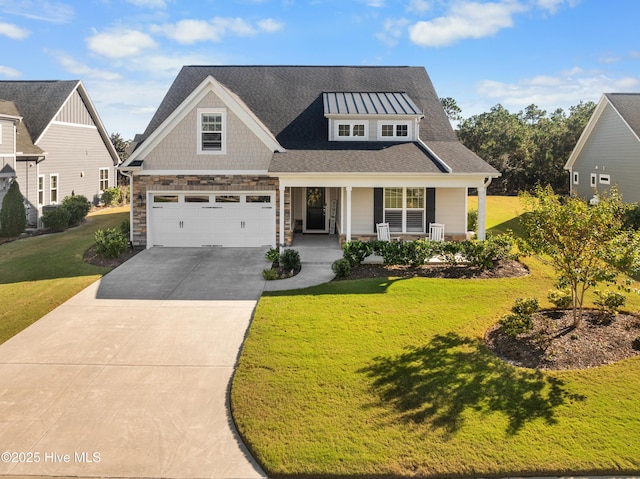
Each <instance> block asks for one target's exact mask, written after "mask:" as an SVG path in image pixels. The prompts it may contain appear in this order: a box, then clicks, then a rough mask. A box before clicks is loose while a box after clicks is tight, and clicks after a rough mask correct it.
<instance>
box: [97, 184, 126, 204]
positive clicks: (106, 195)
mask: <svg viewBox="0 0 640 479" xmlns="http://www.w3.org/2000/svg"><path fill="white" fill-rule="evenodd" d="M100 201H101V202H102V203H103V204H104V205H105V206H116V205H118V204H120V202H121V201H122V191H121V189H120V188H118V187H117V186H114V187H113V188H106V189H105V190H103V191H102V195H100Z"/></svg>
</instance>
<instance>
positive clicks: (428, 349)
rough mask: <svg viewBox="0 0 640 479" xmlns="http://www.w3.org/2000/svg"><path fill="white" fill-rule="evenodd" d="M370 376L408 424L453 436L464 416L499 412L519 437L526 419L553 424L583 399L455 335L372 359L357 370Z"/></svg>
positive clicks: (552, 380) (556, 382)
mask: <svg viewBox="0 0 640 479" xmlns="http://www.w3.org/2000/svg"><path fill="white" fill-rule="evenodd" d="M360 372H361V373H365V374H367V375H368V376H369V377H371V378H373V384H372V387H373V389H374V390H375V391H376V393H377V394H378V395H379V396H380V399H381V402H382V403H383V404H390V405H391V406H393V408H395V409H396V410H397V411H398V412H399V413H400V416H401V417H402V418H403V420H405V421H407V422H414V423H423V422H430V423H431V425H432V426H433V427H434V428H442V429H444V430H445V431H446V432H447V433H448V434H454V433H455V432H457V431H458V430H459V429H460V428H461V427H462V425H463V422H464V412H465V410H467V409H472V410H475V411H478V412H480V413H484V414H489V413H493V412H501V413H503V414H505V415H506V416H507V418H508V420H509V424H508V427H507V431H506V432H507V433H508V434H510V435H514V434H517V433H518V432H519V431H520V430H521V429H522V427H523V426H524V425H525V424H526V423H527V422H530V421H534V420H536V419H541V420H543V421H545V422H546V423H547V424H550V425H552V424H555V423H556V422H557V419H556V417H555V411H556V409H557V408H558V407H560V406H562V405H563V404H565V403H567V402H571V401H584V400H585V399H586V397H585V396H582V395H576V394H571V393H570V392H568V391H567V389H566V387H565V383H564V381H562V380H560V379H558V378H554V377H552V376H549V375H545V374H542V373H541V372H540V371H537V370H525V369H518V368H515V367H513V366H511V365H509V364H507V363H505V362H504V361H502V360H501V359H499V358H498V357H496V356H494V355H493V354H492V353H491V352H489V351H488V350H487V349H486V348H485V347H484V345H483V344H482V342H481V341H480V340H478V339H472V338H466V337H461V336H459V335H457V334H455V333H448V334H446V335H437V336H435V337H434V338H433V339H432V340H431V341H430V342H429V344H427V345H426V346H421V347H412V348H408V349H407V351H406V352H404V353H402V354H400V355H398V356H395V357H376V358H374V363H373V364H372V365H371V366H369V367H367V368H364V369H362V370H361V371H360Z"/></svg>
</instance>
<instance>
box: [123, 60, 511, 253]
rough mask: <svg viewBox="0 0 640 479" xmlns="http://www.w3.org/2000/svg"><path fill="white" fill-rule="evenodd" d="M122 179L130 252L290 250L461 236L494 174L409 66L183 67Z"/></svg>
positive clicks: (425, 81) (420, 72)
mask: <svg viewBox="0 0 640 479" xmlns="http://www.w3.org/2000/svg"><path fill="white" fill-rule="evenodd" d="M136 141H137V144H136V145H135V147H134V148H135V149H134V151H133V153H132V154H131V156H130V157H129V159H128V160H127V161H126V162H125V163H124V164H123V165H122V166H121V167H120V170H121V171H122V172H124V173H125V174H127V175H129V176H130V177H131V189H132V190H131V202H132V213H131V224H132V237H131V240H132V242H133V244H134V245H138V246H146V247H152V246H192V247H200V246H265V245H268V246H275V245H289V244H291V242H292V239H293V236H294V234H335V235H336V240H338V238H339V240H340V241H349V240H351V239H355V238H365V239H366V238H372V237H375V236H376V224H377V223H381V222H387V223H389V224H390V227H391V231H392V232H393V235H394V236H397V237H404V238H417V237H423V236H425V235H426V234H427V233H428V231H429V224H430V223H443V224H445V234H446V236H447V237H448V238H452V239H456V238H464V237H465V234H466V231H467V193H468V189H469V188H477V189H478V192H479V200H480V201H479V205H480V207H479V231H478V235H479V237H481V238H483V237H484V234H485V209H486V207H485V204H486V201H485V199H486V186H487V185H488V183H489V182H490V181H491V179H492V178H495V177H497V176H499V175H500V173H499V172H498V171H496V170H495V169H494V168H493V167H491V166H490V165H489V164H487V163H486V162H485V161H483V160H482V159H481V158H479V157H478V156H477V155H476V154H474V153H473V152H471V151H470V150H468V149H467V148H466V147H464V146H463V145H462V144H461V143H460V142H459V141H458V139H457V137H456V135H455V132H454V131H453V129H452V127H451V125H450V123H449V121H448V119H447V116H446V114H445V112H444V110H443V108H442V105H441V103H440V100H439V98H438V96H437V94H436V92H435V90H434V88H433V85H432V83H431V80H430V79H429V76H428V75H427V72H426V71H425V69H424V68H421V67H322V66H318V67H313V66H186V67H183V69H182V70H181V72H180V73H179V74H178V76H177V78H176V79H175V81H174V83H173V85H172V86H171V87H170V89H169V91H168V92H167V94H166V96H165V98H164V99H163V101H162V103H161V104H160V106H159V108H158V110H157V112H156V113H155V115H154V117H153V118H152V120H151V122H150V123H149V125H148V127H147V129H146V131H145V132H144V133H143V134H142V135H140V136H138V137H136Z"/></svg>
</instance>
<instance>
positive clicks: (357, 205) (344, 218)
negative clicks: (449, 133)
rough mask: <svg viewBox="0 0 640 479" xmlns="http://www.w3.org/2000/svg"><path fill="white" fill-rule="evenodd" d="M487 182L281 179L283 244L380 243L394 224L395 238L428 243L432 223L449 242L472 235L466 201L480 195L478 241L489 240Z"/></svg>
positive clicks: (327, 178) (389, 179)
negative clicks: (380, 229)
mask: <svg viewBox="0 0 640 479" xmlns="http://www.w3.org/2000/svg"><path fill="white" fill-rule="evenodd" d="M489 182H490V180H486V179H485V178H480V179H479V178H477V177H475V178H449V179H447V180H443V179H442V178H439V179H438V181H434V180H432V179H428V178H407V177H400V178H395V179H394V178H386V179H381V178H377V179H375V180H374V179H369V180H366V179H358V180H355V179H354V180H353V181H351V182H349V183H350V184H345V183H346V182H345V179H344V178H341V179H339V178H331V177H323V178H309V177H306V178H283V177H280V178H279V194H280V201H279V215H278V216H279V233H278V243H279V244H281V245H285V246H291V245H292V243H293V242H294V234H295V235H296V236H297V235H301V234H302V235H304V236H311V235H335V238H336V240H337V241H338V242H339V243H344V242H348V241H351V240H353V239H361V240H368V239H372V238H376V237H377V233H376V226H375V225H376V224H377V223H382V222H386V223H389V225H390V228H391V231H392V235H393V236H394V237H397V238H403V239H406V240H415V239H418V238H424V237H425V236H427V235H428V232H429V224H430V223H441V224H444V225H445V239H447V240H463V239H465V238H466V234H467V210H468V204H467V195H468V190H469V188H476V189H477V190H478V231H477V237H478V238H479V239H484V238H485V236H486V187H487V186H488V184H489Z"/></svg>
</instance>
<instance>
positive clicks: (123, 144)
mask: <svg viewBox="0 0 640 479" xmlns="http://www.w3.org/2000/svg"><path fill="white" fill-rule="evenodd" d="M129 143H131V140H124V139H123V138H122V137H121V136H120V133H111V144H113V147H114V148H115V149H116V152H118V157H119V158H120V163H122V162H123V161H125V160H126V159H127V158H128V157H129V154H128V153H127V147H128V146H129Z"/></svg>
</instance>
